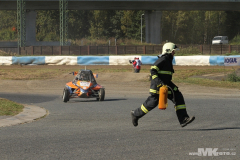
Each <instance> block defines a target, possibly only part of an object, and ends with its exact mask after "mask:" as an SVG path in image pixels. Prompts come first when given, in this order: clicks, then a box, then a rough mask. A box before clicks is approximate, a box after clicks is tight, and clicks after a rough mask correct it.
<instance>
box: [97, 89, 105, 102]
mask: <svg viewBox="0 0 240 160" xmlns="http://www.w3.org/2000/svg"><path fill="white" fill-rule="evenodd" d="M98 94H99V98H97V100H99V101H104V98H105V89H104V88H100V89H99V91H98Z"/></svg>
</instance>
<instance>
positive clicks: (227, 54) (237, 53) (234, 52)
mask: <svg viewBox="0 0 240 160" xmlns="http://www.w3.org/2000/svg"><path fill="white" fill-rule="evenodd" d="M225 55H226V56H230V55H240V53H239V52H237V51H232V52H231V53H226V54H225Z"/></svg>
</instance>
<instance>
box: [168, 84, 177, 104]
mask: <svg viewBox="0 0 240 160" xmlns="http://www.w3.org/2000/svg"><path fill="white" fill-rule="evenodd" d="M168 88H169V89H170V90H171V91H172V94H173V98H172V102H173V103H174V104H175V106H176V101H175V95H174V92H173V89H172V88H171V87H169V86H168Z"/></svg>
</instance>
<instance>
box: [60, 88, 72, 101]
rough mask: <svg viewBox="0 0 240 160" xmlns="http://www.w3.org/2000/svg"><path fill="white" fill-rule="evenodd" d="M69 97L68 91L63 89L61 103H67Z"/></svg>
mask: <svg viewBox="0 0 240 160" xmlns="http://www.w3.org/2000/svg"><path fill="white" fill-rule="evenodd" d="M69 95H70V93H69V90H68V89H67V88H64V90H63V96H62V98H63V102H65V103H66V102H67V101H69Z"/></svg>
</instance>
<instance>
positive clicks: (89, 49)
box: [88, 46, 90, 55]
mask: <svg viewBox="0 0 240 160" xmlns="http://www.w3.org/2000/svg"><path fill="white" fill-rule="evenodd" d="M88 55H90V46H88Z"/></svg>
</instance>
